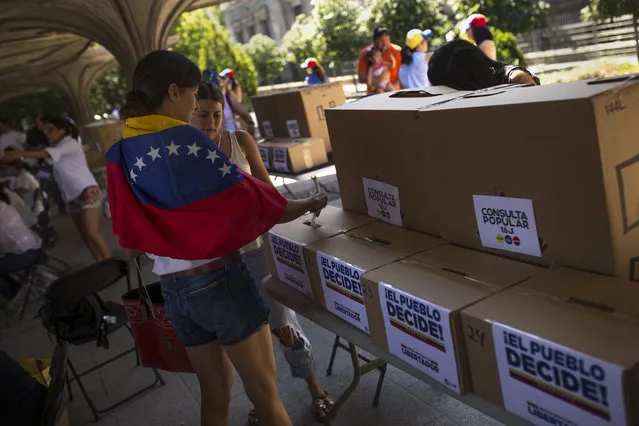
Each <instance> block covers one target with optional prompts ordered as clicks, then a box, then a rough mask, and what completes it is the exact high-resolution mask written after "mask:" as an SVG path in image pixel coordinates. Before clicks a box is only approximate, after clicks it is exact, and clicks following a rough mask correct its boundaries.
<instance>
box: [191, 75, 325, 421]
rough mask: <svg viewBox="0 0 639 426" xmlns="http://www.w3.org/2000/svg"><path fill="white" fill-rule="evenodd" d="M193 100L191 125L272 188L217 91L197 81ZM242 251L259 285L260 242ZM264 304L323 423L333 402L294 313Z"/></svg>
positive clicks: (254, 151) (262, 260) (263, 271)
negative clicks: (229, 122)
mask: <svg viewBox="0 0 639 426" xmlns="http://www.w3.org/2000/svg"><path fill="white" fill-rule="evenodd" d="M197 98H198V109H197V110H196V111H195V113H194V114H193V119H192V120H191V124H192V125H193V126H195V127H197V128H198V129H200V130H202V131H204V133H206V135H207V136H208V137H209V138H210V139H211V141H213V142H214V143H215V144H216V145H217V146H218V148H219V149H220V151H222V153H224V154H225V155H226V156H227V157H228V158H229V159H230V160H231V162H232V163H234V164H236V165H237V166H238V167H239V168H240V169H242V170H244V171H245V172H246V173H250V174H252V175H253V176H254V177H256V178H258V179H259V180H261V181H262V182H265V183H267V184H269V185H272V183H271V179H270V177H269V175H268V172H267V171H266V167H265V166H264V163H263V162H262V157H261V156H260V153H259V150H258V149H257V143H256V142H255V140H254V139H253V138H252V137H251V136H250V135H249V134H247V133H246V132H243V131H237V132H233V131H226V130H223V125H222V121H223V118H224V116H223V114H222V111H223V108H224V107H223V105H224V96H223V95H222V93H221V92H220V90H219V89H218V88H217V87H216V86H214V85H213V84H211V83H208V82H201V83H200V85H199V88H198V93H197ZM242 252H243V253H242V257H243V259H244V261H245V262H246V265H247V267H248V269H249V271H251V273H252V274H253V276H254V277H255V279H256V280H257V281H258V282H261V280H262V279H263V278H264V277H266V275H268V272H267V267H266V257H265V253H264V247H263V243H262V239H261V238H258V239H257V240H256V241H254V242H253V243H251V244H249V245H248V246H245V247H244V248H243V249H242ZM268 304H269V308H270V309H271V314H270V316H269V326H270V328H271V332H272V333H273V334H274V335H275V336H276V337H277V338H278V339H279V341H280V344H281V346H282V350H283V351H284V356H285V358H286V361H287V362H288V364H289V366H290V369H291V375H292V376H293V377H296V378H301V379H304V380H305V381H306V384H307V386H308V390H309V392H310V394H311V398H312V401H313V407H314V409H315V417H316V418H317V420H318V421H320V422H323V421H324V420H325V419H326V416H327V413H328V410H330V408H331V407H332V406H333V405H334V404H335V403H334V401H333V398H332V397H331V396H330V395H329V394H327V392H326V391H325V390H324V389H323V388H322V386H321V385H320V383H319V382H318V380H317V378H316V377H315V373H314V367H315V366H314V357H313V351H312V348H311V344H310V342H309V341H308V339H307V338H306V336H305V335H304V331H303V330H302V327H301V326H300V324H299V322H298V320H297V317H296V315H295V312H293V311H292V310H290V309H288V308H286V307H284V306H282V305H281V304H279V303H277V302H275V301H272V300H269V301H268ZM249 423H250V424H254V425H255V424H258V418H257V414H256V413H255V410H252V411H251V413H250V414H249Z"/></svg>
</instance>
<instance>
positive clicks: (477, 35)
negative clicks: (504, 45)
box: [463, 13, 497, 61]
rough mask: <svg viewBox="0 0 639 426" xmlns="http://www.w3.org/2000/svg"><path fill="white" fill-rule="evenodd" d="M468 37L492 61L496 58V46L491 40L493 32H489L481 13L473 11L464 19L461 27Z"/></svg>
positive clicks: (486, 22)
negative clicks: (463, 24) (464, 22)
mask: <svg viewBox="0 0 639 426" xmlns="http://www.w3.org/2000/svg"><path fill="white" fill-rule="evenodd" d="M463 30H464V32H466V35H467V36H468V39H469V40H470V41H472V42H473V43H475V44H476V45H477V47H479V48H480V49H481V51H482V52H484V54H485V55H486V56H488V57H489V58H490V59H492V60H493V61H496V60H497V48H496V47H495V43H494V42H493V33H491V32H490V27H489V26H488V21H487V19H486V17H485V16H484V15H482V14H481V13H473V14H472V15H470V16H469V17H468V19H467V20H466V25H465V26H464V28H463Z"/></svg>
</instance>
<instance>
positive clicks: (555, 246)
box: [327, 79, 639, 280]
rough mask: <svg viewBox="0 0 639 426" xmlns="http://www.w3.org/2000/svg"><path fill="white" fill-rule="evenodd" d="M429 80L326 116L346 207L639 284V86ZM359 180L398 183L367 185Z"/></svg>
mask: <svg viewBox="0 0 639 426" xmlns="http://www.w3.org/2000/svg"><path fill="white" fill-rule="evenodd" d="M428 90H429V91H431V92H433V93H429V96H428V97H425V98H405V97H404V98H402V97H399V98H398V97H393V96H396V95H393V94H386V95H378V96H374V97H370V98H367V99H364V100H360V101H356V102H353V103H350V104H347V105H344V106H342V107H339V108H337V109H334V110H330V111H328V112H327V116H328V121H329V127H330V131H331V137H332V140H333V145H334V159H335V164H336V167H337V176H338V180H339V185H340V190H341V194H342V200H343V205H344V209H346V210H350V211H355V212H360V213H367V212H369V213H370V214H372V215H374V216H378V217H380V218H381V219H382V220H387V219H386V218H384V216H383V215H382V214H377V213H376V212H377V211H381V212H382V213H384V212H390V213H391V217H392V218H397V217H398V216H399V217H400V218H401V224H402V226H405V227H407V228H410V229H415V230H419V231H423V232H428V233H431V234H433V235H438V236H441V237H442V238H444V239H446V240H449V241H451V242H454V243H457V244H459V245H463V246H467V247H471V248H477V249H483V250H486V251H490V252H498V253H500V254H503V255H506V256H509V257H513V258H515V259H523V260H527V261H531V262H536V263H539V264H544V265H551V264H555V265H567V266H571V267H575V268H578V269H583V270H589V271H594V272H599V273H603V274H608V275H618V276H621V277H624V278H630V279H632V280H639V267H637V265H638V264H639V144H637V143H636V142H635V139H634V138H635V136H634V135H636V134H638V133H639V120H637V119H636V117H635V113H634V111H635V110H636V109H637V108H639V84H635V83H627V82H624V81H619V79H616V80H614V79H613V80H609V81H578V82H574V83H564V84H554V85H549V86H539V87H496V88H492V89H489V90H485V91H479V92H473V93H468V92H456V93H454V94H442V95H438V96H433V94H434V93H435V92H437V91H438V90H440V89H439V88H432V89H428ZM401 93H403V92H400V94H401ZM378 122H379V123H381V122H392V123H393V125H392V126H371V124H370V123H378ZM487 123H490V125H489V126H488V127H487ZM389 141H401V143H399V142H397V143H392V144H390V143H389ZM362 152H367V153H368V155H367V156H366V161H362V160H361V153H362ZM376 153H379V154H378V155H374V154H376ZM406 170H413V171H416V173H406ZM362 178H369V179H373V180H376V181H381V182H382V183H384V184H388V185H391V186H392V187H391V188H382V189H379V188H377V187H379V186H380V185H381V184H380V183H374V184H370V183H369V185H368V188H366V192H365V187H364V183H363V179H362ZM371 188H372V189H371ZM365 195H367V196H369V198H370V199H369V200H368V201H369V205H368V207H367V204H366V202H367V199H366V198H365ZM388 200H391V201H393V202H394V204H395V205H396V207H392V206H389V205H388ZM371 205H372V207H371ZM524 215H525V217H524ZM478 221H479V225H480V226H478ZM484 221H485V223H484ZM500 222H501V223H500Z"/></svg>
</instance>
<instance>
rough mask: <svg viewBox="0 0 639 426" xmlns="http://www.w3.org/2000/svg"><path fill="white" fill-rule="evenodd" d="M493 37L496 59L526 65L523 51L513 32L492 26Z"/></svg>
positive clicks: (506, 62)
mask: <svg viewBox="0 0 639 426" xmlns="http://www.w3.org/2000/svg"><path fill="white" fill-rule="evenodd" d="M493 37H494V39H493V41H494V42H495V47H496V48H497V60H498V61H500V62H503V63H505V64H511V65H521V66H525V65H526V59H525V58H524V53H523V52H522V51H521V49H520V48H519V45H518V44H517V37H515V35H514V34H513V33H509V32H507V31H501V30H499V29H496V28H494V29H493Z"/></svg>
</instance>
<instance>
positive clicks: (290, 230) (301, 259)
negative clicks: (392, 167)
mask: <svg viewBox="0 0 639 426" xmlns="http://www.w3.org/2000/svg"><path fill="white" fill-rule="evenodd" d="M311 220H312V214H309V215H305V216H303V217H301V218H299V219H297V220H295V221H292V222H289V223H283V224H279V225H276V226H275V227H273V228H272V229H271V230H270V231H269V233H268V244H267V245H266V259H267V264H268V268H269V271H270V272H271V275H273V276H274V277H277V278H279V279H280V281H282V282H283V283H284V284H287V285H289V286H290V287H292V288H294V289H296V290H298V291H300V292H301V293H303V294H305V295H307V296H308V297H311V298H315V293H314V291H313V289H312V287H311V284H310V278H309V275H308V270H307V267H306V264H307V261H306V259H305V253H304V247H306V246H307V245H308V244H312V243H314V242H316V241H320V240H323V239H326V238H329V237H332V236H333V235H337V234H342V233H345V232H348V231H350V230H352V229H355V228H357V227H360V226H363V225H366V224H368V223H371V222H373V221H374V220H375V219H372V218H370V217H368V216H363V215H359V214H355V213H349V212H346V211H344V210H342V209H338V208H335V207H331V206H328V207H326V208H325V209H324V210H322V213H321V214H320V216H319V217H318V218H317V219H316V220H315V225H316V228H314V227H313V226H312V222H311Z"/></svg>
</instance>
